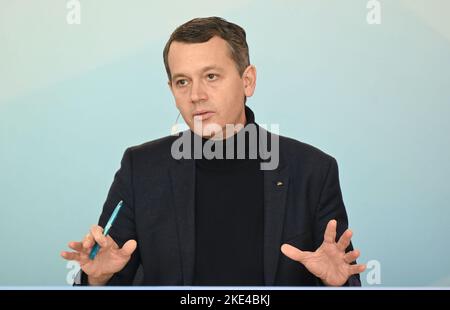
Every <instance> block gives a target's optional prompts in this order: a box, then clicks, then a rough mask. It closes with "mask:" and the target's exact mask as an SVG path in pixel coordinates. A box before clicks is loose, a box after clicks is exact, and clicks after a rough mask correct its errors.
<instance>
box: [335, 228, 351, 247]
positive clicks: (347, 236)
mask: <svg viewBox="0 0 450 310" xmlns="http://www.w3.org/2000/svg"><path fill="white" fill-rule="evenodd" d="M352 236H353V233H352V231H351V230H350V229H347V230H346V231H344V233H343V234H342V236H341V238H339V241H338V243H337V246H338V249H339V250H341V251H345V249H346V248H347V247H348V246H349V245H350V241H351V240H352Z"/></svg>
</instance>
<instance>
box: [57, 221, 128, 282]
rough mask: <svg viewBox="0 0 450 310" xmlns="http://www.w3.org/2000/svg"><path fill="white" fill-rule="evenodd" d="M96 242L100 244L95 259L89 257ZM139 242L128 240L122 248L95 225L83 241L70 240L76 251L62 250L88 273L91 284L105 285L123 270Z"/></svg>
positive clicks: (67, 257) (66, 257) (70, 245)
mask: <svg viewBox="0 0 450 310" xmlns="http://www.w3.org/2000/svg"><path fill="white" fill-rule="evenodd" d="M95 242H97V243H98V244H99V245H100V250H99V251H98V253H97V255H96V256H95V259H93V260H91V259H90V258H89V253H90V252H91V250H92V247H93V246H94V244H95ZM136 246H137V243H136V241H135V240H128V241H127V242H126V243H125V244H124V245H123V247H122V248H121V249H120V248H119V246H118V245H117V243H116V242H115V241H114V240H113V239H112V238H111V237H110V236H109V235H108V236H104V235H103V228H102V227H100V226H98V225H94V226H92V228H91V230H90V232H89V233H88V234H87V235H86V237H84V239H83V240H82V241H81V242H76V241H73V242H69V247H70V248H71V249H72V250H74V251H75V252H66V251H63V252H61V256H62V257H63V258H64V259H67V260H75V261H77V262H78V263H79V264H80V267H81V270H83V271H84V272H85V273H86V274H87V275H88V281H89V284H90V285H104V284H106V283H107V282H108V280H109V279H111V277H112V276H113V275H114V274H115V273H116V272H119V271H120V270H122V269H123V268H124V267H125V265H126V264H127V263H128V261H129V260H130V258H131V254H133V252H134V250H136Z"/></svg>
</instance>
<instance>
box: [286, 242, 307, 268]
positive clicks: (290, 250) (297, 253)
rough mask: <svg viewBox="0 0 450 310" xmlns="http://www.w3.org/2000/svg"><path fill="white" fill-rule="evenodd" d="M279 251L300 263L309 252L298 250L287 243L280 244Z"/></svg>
mask: <svg viewBox="0 0 450 310" xmlns="http://www.w3.org/2000/svg"><path fill="white" fill-rule="evenodd" d="M281 252H282V253H283V254H284V255H286V256H287V257H289V258H290V259H292V260H295V261H298V262H300V263H302V261H303V260H304V259H305V258H307V257H308V254H309V252H306V251H302V250H299V249H297V248H296V247H293V246H292V245H290V244H287V243H285V244H283V245H282V246H281Z"/></svg>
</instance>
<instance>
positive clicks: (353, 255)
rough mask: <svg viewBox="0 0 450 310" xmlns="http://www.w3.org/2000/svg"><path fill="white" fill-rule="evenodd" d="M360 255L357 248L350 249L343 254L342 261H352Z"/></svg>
mask: <svg viewBox="0 0 450 310" xmlns="http://www.w3.org/2000/svg"><path fill="white" fill-rule="evenodd" d="M359 255H360V252H359V251H358V250H354V251H350V252H348V253H346V254H345V255H344V261H345V262H346V263H347V264H351V263H353V262H354V261H355V260H356V259H357V258H358V257H359Z"/></svg>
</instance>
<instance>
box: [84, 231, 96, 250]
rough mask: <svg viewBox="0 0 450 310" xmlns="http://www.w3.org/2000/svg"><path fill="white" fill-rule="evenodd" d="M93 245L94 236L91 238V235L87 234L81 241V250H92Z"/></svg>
mask: <svg viewBox="0 0 450 310" xmlns="http://www.w3.org/2000/svg"><path fill="white" fill-rule="evenodd" d="M94 243H95V240H94V236H92V234H91V233H88V234H87V235H86V236H85V237H84V239H83V241H82V244H83V248H84V249H85V250H89V249H90V248H92V247H93V246H94Z"/></svg>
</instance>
